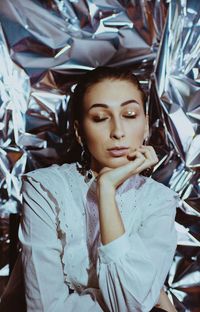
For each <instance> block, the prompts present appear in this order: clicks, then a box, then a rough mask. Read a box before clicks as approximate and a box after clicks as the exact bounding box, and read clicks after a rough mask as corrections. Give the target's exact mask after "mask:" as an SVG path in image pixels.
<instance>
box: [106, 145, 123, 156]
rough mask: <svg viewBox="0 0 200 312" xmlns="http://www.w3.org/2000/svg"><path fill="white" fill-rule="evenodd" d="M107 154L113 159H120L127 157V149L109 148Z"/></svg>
mask: <svg viewBox="0 0 200 312" xmlns="http://www.w3.org/2000/svg"><path fill="white" fill-rule="evenodd" d="M108 152H109V154H110V155H111V156H113V157H121V156H125V155H127V152H128V147H113V148H109V149H108Z"/></svg>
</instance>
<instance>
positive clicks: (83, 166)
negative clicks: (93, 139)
mask: <svg viewBox="0 0 200 312" xmlns="http://www.w3.org/2000/svg"><path fill="white" fill-rule="evenodd" d="M80 146H81V155H80V162H76V168H77V170H78V172H80V173H81V174H82V175H84V176H85V179H84V180H85V182H86V183H87V182H89V181H90V180H91V179H92V177H93V172H92V170H91V169H90V168H89V160H88V158H89V157H88V155H87V151H86V148H84V145H83V143H80Z"/></svg>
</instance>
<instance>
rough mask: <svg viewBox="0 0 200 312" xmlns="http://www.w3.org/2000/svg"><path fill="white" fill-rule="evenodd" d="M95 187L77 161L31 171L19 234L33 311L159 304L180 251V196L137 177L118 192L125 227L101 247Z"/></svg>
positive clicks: (140, 307)
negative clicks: (177, 219) (177, 221)
mask: <svg viewBox="0 0 200 312" xmlns="http://www.w3.org/2000/svg"><path fill="white" fill-rule="evenodd" d="M95 188H96V181H95V179H94V178H93V179H92V180H91V181H90V182H88V183H86V182H85V181H84V177H83V176H81V175H80V173H79V172H78V171H77V170H76V165H75V164H64V165H62V166H58V165H53V166H51V167H49V168H43V169H38V170H35V171H33V172H31V173H28V174H26V175H24V177H23V186H22V192H23V193H22V194H23V217H22V222H21V225H20V228H19V238H20V241H21V244H22V261H23V267H24V277H25V285H26V301H27V311H28V312H30V311H31V312H32V311H34V312H36V311H40V312H41V311H45V312H46V311H48V312H50V311H52V312H53V311H60V312H65V311H73V312H74V311H75V312H76V311H83V312H84V311H85V312H86V311H87V312H88V311H93V312H94V311H114V312H122V311H123V312H126V311H127V312H128V311H129V312H131V311H142V312H146V311H150V310H151V308H152V307H153V306H154V305H155V304H156V303H157V301H158V297H159V293H160V289H161V287H162V286H163V283H164V281H165V278H166V276H167V273H168V271H169V269H170V266H171V264H172V260H173V255H174V252H175V249H176V239H177V234H176V230H175V226H174V218H175V213H176V207H177V206H178V202H179V197H178V196H177V194H176V193H175V192H174V191H172V190H170V189H169V188H168V187H166V186H164V185H163V184H161V183H158V182H156V181H154V180H153V179H152V178H147V177H143V176H140V175H135V176H132V177H131V178H129V179H128V180H126V181H125V182H124V183H123V184H122V185H121V186H120V187H119V188H118V189H117V190H116V204H117V206H118V208H119V211H120V213H121V216H122V220H123V222H124V225H125V230H126V231H125V233H124V234H123V235H122V236H121V237H119V238H117V239H116V240H114V241H112V242H110V243H109V244H107V245H102V244H101V237H100V232H99V218H98V206H97V200H96V193H95ZM68 288H71V289H73V290H74V293H73V294H69V289H68Z"/></svg>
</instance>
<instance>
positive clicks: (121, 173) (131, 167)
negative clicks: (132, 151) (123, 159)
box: [113, 152, 145, 181]
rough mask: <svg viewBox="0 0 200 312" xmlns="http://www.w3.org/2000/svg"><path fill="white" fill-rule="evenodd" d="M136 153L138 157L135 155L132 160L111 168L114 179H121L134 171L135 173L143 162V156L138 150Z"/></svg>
mask: <svg viewBox="0 0 200 312" xmlns="http://www.w3.org/2000/svg"><path fill="white" fill-rule="evenodd" d="M136 155H137V156H138V157H136V159H134V160H133V161H129V162H128V163H127V164H126V165H123V166H120V167H118V168H115V169H114V170H113V174H114V175H115V180H118V181H123V180H124V177H125V176H126V177H130V176H131V175H133V174H134V173H137V168H138V167H140V166H141V165H142V163H144V162H145V157H144V156H143V155H142V154H141V153H139V152H137V153H136Z"/></svg>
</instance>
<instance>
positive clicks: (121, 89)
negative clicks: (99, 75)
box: [84, 79, 142, 107]
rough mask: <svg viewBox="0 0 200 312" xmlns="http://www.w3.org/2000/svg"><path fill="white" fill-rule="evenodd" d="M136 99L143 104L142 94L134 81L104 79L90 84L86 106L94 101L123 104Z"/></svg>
mask: <svg viewBox="0 0 200 312" xmlns="http://www.w3.org/2000/svg"><path fill="white" fill-rule="evenodd" d="M127 100H135V101H137V102H138V103H139V104H141V105H142V94H141V91H140V90H139V89H138V87H137V86H136V85H134V83H133V82H131V81H128V80H117V79H104V80H103V81H101V82H97V83H95V84H93V85H92V86H90V87H89V88H88V90H87V92H86V94H85V96H84V106H85V107H89V106H90V105H92V104H94V103H103V104H108V105H109V104H110V105H111V104H114V103H115V105H116V104H119V105H120V104H121V103H123V102H125V101H127Z"/></svg>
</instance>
